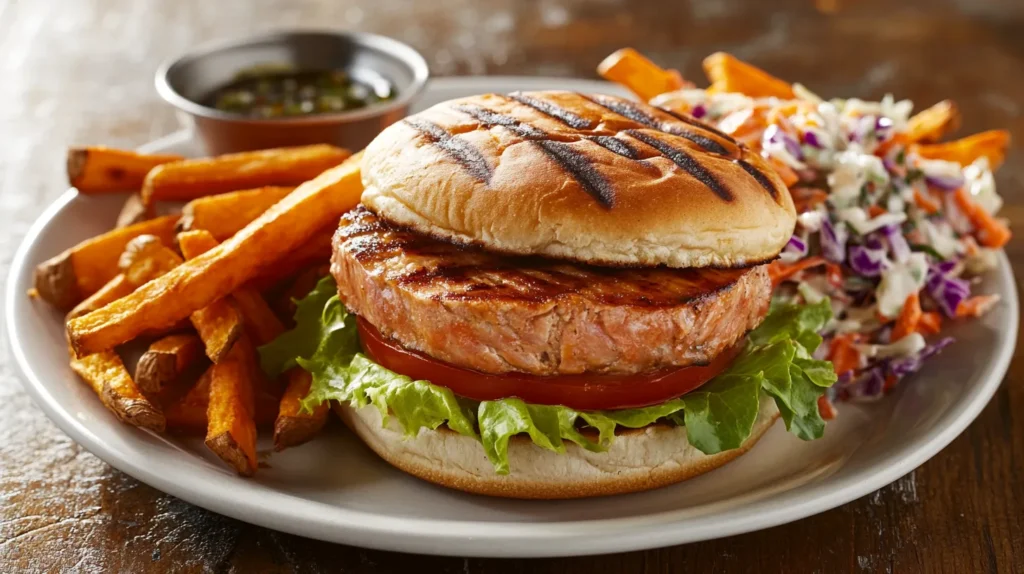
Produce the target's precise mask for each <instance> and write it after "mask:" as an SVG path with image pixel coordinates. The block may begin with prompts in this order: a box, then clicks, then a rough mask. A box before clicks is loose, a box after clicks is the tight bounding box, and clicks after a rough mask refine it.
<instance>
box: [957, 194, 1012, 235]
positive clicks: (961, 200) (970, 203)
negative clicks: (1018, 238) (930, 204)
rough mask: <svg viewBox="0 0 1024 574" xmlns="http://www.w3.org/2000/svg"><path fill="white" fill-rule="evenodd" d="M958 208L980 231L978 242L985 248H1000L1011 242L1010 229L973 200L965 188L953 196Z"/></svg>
mask: <svg viewBox="0 0 1024 574" xmlns="http://www.w3.org/2000/svg"><path fill="white" fill-rule="evenodd" d="M953 200H954V201H955V202H956V206H957V207H958V208H959V209H960V210H961V211H963V213H964V215H965V216H967V219H969V220H970V221H971V223H972V224H973V225H974V227H975V228H977V230H978V242H980V243H981V244H982V245H984V246H985V247H993V248H996V249H998V248H1000V247H1002V246H1004V245H1006V243H1007V242H1008V241H1010V228H1008V227H1007V226H1006V224H1005V223H1003V222H1002V221H1000V220H998V219H996V218H995V217H992V216H991V215H990V214H989V213H988V212H987V211H985V208H984V207H982V206H980V205H978V204H977V202H975V201H974V200H973V199H971V195H970V193H968V191H967V190H966V189H964V188H962V187H961V188H960V189H958V190H956V192H955V193H954V195H953Z"/></svg>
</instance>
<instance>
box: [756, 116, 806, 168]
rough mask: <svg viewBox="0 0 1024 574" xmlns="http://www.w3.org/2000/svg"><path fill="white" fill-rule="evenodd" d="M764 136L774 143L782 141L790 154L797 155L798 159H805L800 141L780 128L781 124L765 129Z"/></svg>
mask: <svg viewBox="0 0 1024 574" xmlns="http://www.w3.org/2000/svg"><path fill="white" fill-rule="evenodd" d="M764 137H766V138H768V141H770V142H774V143H782V145H783V146H784V147H785V148H786V151H787V152H789V155H791V156H793V157H795V158H796V159H798V160H802V159H804V150H802V149H800V143H799V142H797V141H796V139H795V138H794V137H793V136H791V135H789V134H788V133H786V132H784V131H782V130H780V129H779V126H777V125H775V124H772V125H770V126H768V128H767V129H765V130H764Z"/></svg>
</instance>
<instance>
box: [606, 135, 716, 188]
mask: <svg viewBox="0 0 1024 574" xmlns="http://www.w3.org/2000/svg"><path fill="white" fill-rule="evenodd" d="M625 133H627V134H629V135H630V136H632V137H634V138H636V139H638V140H640V141H642V142H643V143H645V144H647V145H649V146H651V147H653V148H654V149H656V150H658V151H659V152H661V153H662V154H664V155H665V157H667V158H668V159H670V160H672V163H674V164H676V165H677V166H679V167H680V169H682V170H683V171H685V172H686V173H688V174H690V175H691V176H693V177H694V178H695V179H696V180H697V181H700V182H701V183H703V184H704V185H706V186H707V187H708V189H710V190H711V191H713V192H714V193H715V195H717V196H718V197H720V198H722V199H723V200H725V201H732V200H733V196H732V193H730V192H729V190H727V189H726V188H725V186H723V185H722V183H721V182H720V181H718V178H716V177H715V176H714V174H712V173H711V172H710V171H708V170H707V169H706V168H705V167H704V166H703V165H701V164H700V162H699V161H697V160H696V159H694V158H693V156H691V155H690V154H688V153H686V152H685V151H683V150H681V149H679V148H677V147H674V146H672V145H670V144H668V143H666V142H664V141H661V140H660V139H658V138H656V137H654V136H652V135H650V134H646V133H644V132H642V131H639V130H626V131H625Z"/></svg>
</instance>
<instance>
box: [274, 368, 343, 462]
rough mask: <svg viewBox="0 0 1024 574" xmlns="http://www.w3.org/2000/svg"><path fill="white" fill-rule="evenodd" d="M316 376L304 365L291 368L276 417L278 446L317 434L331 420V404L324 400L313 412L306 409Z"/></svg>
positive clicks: (294, 444) (275, 447) (275, 431)
mask: <svg viewBox="0 0 1024 574" xmlns="http://www.w3.org/2000/svg"><path fill="white" fill-rule="evenodd" d="M310 384H312V379H311V378H310V375H309V373H307V372H306V371H304V370H302V369H291V370H290V371H288V386H287V387H286V388H285V391H284V396H282V397H281V406H280V409H279V410H278V413H277V420H276V421H274V450H277V451H282V450H284V449H286V448H288V447H292V446H298V445H300V444H302V443H304V442H306V441H308V440H309V439H311V438H313V437H314V436H315V435H316V433H318V432H320V429H322V428H323V427H324V424H325V423H326V422H327V413H328V411H329V410H330V404H329V403H327V402H324V403H321V404H320V405H319V406H317V408H315V409H313V411H312V412H304V411H303V410H302V399H303V398H305V396H306V394H307V393H309V386H310Z"/></svg>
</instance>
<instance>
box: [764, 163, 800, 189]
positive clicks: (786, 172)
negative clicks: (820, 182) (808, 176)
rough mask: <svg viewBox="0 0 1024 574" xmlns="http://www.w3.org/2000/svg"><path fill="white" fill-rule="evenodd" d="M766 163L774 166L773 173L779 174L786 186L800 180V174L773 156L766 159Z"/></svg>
mask: <svg viewBox="0 0 1024 574" xmlns="http://www.w3.org/2000/svg"><path fill="white" fill-rule="evenodd" d="M768 163H770V164H772V167H773V168H775V173H777V174H779V177H781V178H782V183H785V184H786V187H791V186H792V185H794V184H796V183H797V182H799V181H800V176H799V175H797V173H796V172H795V171H793V168H791V167H789V166H788V165H786V164H784V163H782V162H781V161H779V160H777V159H775V158H774V157H773V158H771V159H770V160H769V161H768Z"/></svg>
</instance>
